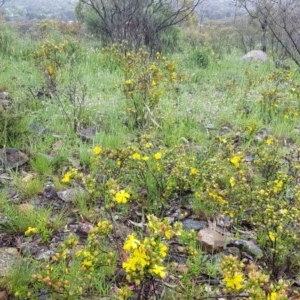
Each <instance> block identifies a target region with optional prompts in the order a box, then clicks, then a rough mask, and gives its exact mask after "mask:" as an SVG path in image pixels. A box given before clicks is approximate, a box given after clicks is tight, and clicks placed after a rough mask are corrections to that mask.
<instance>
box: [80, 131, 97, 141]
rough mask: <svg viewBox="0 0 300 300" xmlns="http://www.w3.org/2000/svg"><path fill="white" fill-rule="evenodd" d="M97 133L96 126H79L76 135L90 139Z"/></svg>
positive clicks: (83, 138)
mask: <svg viewBox="0 0 300 300" xmlns="http://www.w3.org/2000/svg"><path fill="white" fill-rule="evenodd" d="M96 133H97V130H96V128H79V129H78V130H77V135H78V136H79V137H80V138H81V139H82V140H83V141H84V142H87V141H92V140H93V139H94V138H95V135H96Z"/></svg>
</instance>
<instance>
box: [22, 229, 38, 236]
mask: <svg viewBox="0 0 300 300" xmlns="http://www.w3.org/2000/svg"><path fill="white" fill-rule="evenodd" d="M38 232H39V230H38V229H37V228H36V227H28V228H27V230H26V231H25V235H26V236H27V235H34V234H36V233H38Z"/></svg>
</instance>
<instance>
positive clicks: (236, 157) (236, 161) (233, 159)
mask: <svg viewBox="0 0 300 300" xmlns="http://www.w3.org/2000/svg"><path fill="white" fill-rule="evenodd" d="M242 159H243V154H240V153H238V154H236V155H234V156H232V157H231V158H230V162H231V163H232V164H233V166H234V167H235V168H238V167H239V166H240V162H241V161H242Z"/></svg>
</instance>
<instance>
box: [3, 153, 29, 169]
mask: <svg viewBox="0 0 300 300" xmlns="http://www.w3.org/2000/svg"><path fill="white" fill-rule="evenodd" d="M28 160H29V158H28V156H27V155H26V154H25V153H23V152H22V151H20V150H18V149H13V148H8V149H0V167H4V168H9V169H15V168H18V167H20V166H22V165H24V164H26V163H27V162H28Z"/></svg>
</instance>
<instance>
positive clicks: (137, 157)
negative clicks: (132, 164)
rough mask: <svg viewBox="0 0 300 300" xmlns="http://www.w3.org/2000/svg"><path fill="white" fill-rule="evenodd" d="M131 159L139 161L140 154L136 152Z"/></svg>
mask: <svg viewBox="0 0 300 300" xmlns="http://www.w3.org/2000/svg"><path fill="white" fill-rule="evenodd" d="M132 158H133V159H135V160H140V159H141V154H140V153H138V152H135V153H133V154H132Z"/></svg>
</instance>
